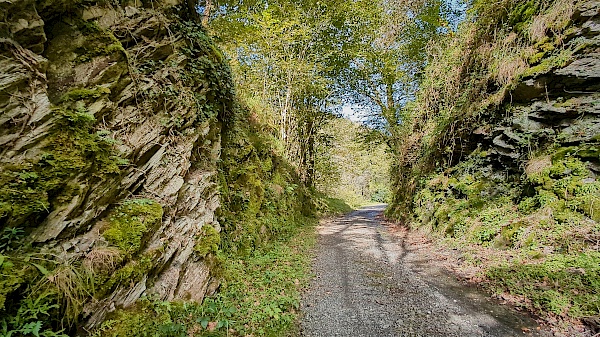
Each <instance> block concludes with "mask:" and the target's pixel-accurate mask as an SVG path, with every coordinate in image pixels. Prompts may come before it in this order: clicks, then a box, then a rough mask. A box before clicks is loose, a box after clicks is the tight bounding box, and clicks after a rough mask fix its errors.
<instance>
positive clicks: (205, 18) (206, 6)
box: [202, 0, 213, 27]
mask: <svg viewBox="0 0 600 337" xmlns="http://www.w3.org/2000/svg"><path fill="white" fill-rule="evenodd" d="M212 5H213V4H212V0H206V3H205V4H204V14H203V15H202V26H204V27H208V21H209V20H210V11H211V10H212Z"/></svg>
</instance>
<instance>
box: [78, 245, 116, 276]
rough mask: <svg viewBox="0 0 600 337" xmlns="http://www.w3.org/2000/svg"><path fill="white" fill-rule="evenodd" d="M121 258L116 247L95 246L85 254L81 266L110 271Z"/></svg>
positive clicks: (92, 269)
mask: <svg viewBox="0 0 600 337" xmlns="http://www.w3.org/2000/svg"><path fill="white" fill-rule="evenodd" d="M121 260H122V254H121V252H120V251H119V249H117V248H116V247H95V248H94V249H92V250H91V251H90V252H89V253H87V254H86V256H85V259H84V260H83V266H84V267H86V268H87V269H89V270H91V271H93V272H98V271H112V270H114V269H115V267H117V265H118V264H119V263H120V262H121Z"/></svg>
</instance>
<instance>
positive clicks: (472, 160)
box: [389, 0, 600, 336]
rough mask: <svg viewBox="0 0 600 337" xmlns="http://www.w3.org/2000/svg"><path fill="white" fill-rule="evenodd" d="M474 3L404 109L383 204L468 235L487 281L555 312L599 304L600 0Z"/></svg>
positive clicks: (574, 315)
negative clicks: (391, 188)
mask: <svg viewBox="0 0 600 337" xmlns="http://www.w3.org/2000/svg"><path fill="white" fill-rule="evenodd" d="M470 15H473V16H472V17H471V20H469V21H468V22H466V23H464V24H463V26H462V28H461V31H460V34H459V35H458V36H457V37H456V38H454V39H451V40H450V41H448V42H447V44H446V45H445V46H444V47H443V49H442V51H441V52H440V53H438V54H436V55H434V58H433V59H432V61H431V64H430V65H429V67H428V70H427V74H426V75H425V79H424V82H423V84H422V89H421V91H420V93H419V98H418V100H417V102H415V103H414V104H415V105H414V106H409V107H408V109H407V110H408V111H409V115H410V118H408V119H407V123H406V124H405V125H404V126H402V127H403V128H406V134H407V135H409V136H406V137H405V138H404V139H403V142H402V145H401V147H400V148H399V149H397V154H398V156H397V158H396V159H397V161H396V163H397V165H398V170H397V173H396V174H395V176H396V178H397V183H396V186H395V188H396V189H397V192H396V193H395V200H394V202H393V203H392V205H391V207H390V209H389V213H390V214H392V215H395V216H397V217H399V218H403V219H404V220H405V221H406V222H407V223H409V224H410V225H411V226H413V227H415V228H420V229H424V230H427V231H430V232H432V233H433V234H434V235H435V236H438V237H443V238H445V239H447V240H449V241H448V242H452V243H453V245H454V246H455V247H461V248H465V249H466V250H467V251H468V253H465V256H471V259H472V260H469V261H465V266H466V267H467V268H469V267H473V268H480V269H479V270H481V271H482V273H481V274H480V277H482V278H480V280H481V279H485V280H486V281H487V282H488V285H489V287H490V289H491V290H492V291H494V292H496V293H503V292H508V293H510V295H509V296H507V297H505V298H506V299H509V300H513V301H516V302H517V303H518V304H519V305H521V306H523V307H527V308H529V309H530V310H532V311H534V312H536V313H537V314H540V315H541V316H543V317H545V318H547V319H548V321H549V322H554V323H556V322H557V321H569V320H571V321H570V322H571V323H572V322H574V321H573V319H575V320H577V319H581V320H586V319H589V318H590V317H597V316H598V315H599V314H600V313H599V312H598V305H600V298H599V297H598V295H597V292H596V290H595V289H596V287H597V286H598V284H599V283H598V282H599V280H600V270H599V269H598V265H599V264H598V263H599V261H600V255H599V253H598V251H599V249H600V247H598V242H599V240H600V227H599V221H600V217H599V215H600V208H599V206H600V178H599V174H600V110H599V108H600V4H599V3H598V2H597V1H587V0H580V1H571V0H556V1H534V0H531V1H511V0H505V1H500V2H494V3H489V2H484V1H474V2H473V9H472V12H471V14H470ZM592 321H593V320H592ZM594 324H597V323H594ZM593 328H594V329H595V328H597V325H595V327H593ZM580 332H581V331H576V330H571V331H570V332H568V333H567V334H568V335H570V336H580V335H581V336H585V335H586V334H585V333H584V334H579V333H580ZM559 335H560V334H559Z"/></svg>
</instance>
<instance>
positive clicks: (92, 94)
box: [61, 86, 110, 102]
mask: <svg viewBox="0 0 600 337" xmlns="http://www.w3.org/2000/svg"><path fill="white" fill-rule="evenodd" d="M109 94H110V89H108V88H106V87H102V86H97V87H96V88H94V89H87V88H79V89H73V90H70V91H69V92H67V93H66V94H65V95H63V97H62V98H61V101H63V102H74V101H79V100H83V99H88V98H100V97H102V96H104V95H109Z"/></svg>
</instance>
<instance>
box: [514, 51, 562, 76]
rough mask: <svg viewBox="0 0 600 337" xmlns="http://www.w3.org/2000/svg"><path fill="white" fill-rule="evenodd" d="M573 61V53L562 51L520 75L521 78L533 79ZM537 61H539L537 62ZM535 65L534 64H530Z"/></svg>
mask: <svg viewBox="0 0 600 337" xmlns="http://www.w3.org/2000/svg"><path fill="white" fill-rule="evenodd" d="M572 59H573V51H572V50H570V49H564V50H562V51H561V52H560V53H558V54H556V55H552V56H550V57H547V58H545V59H543V60H542V61H541V62H540V64H538V65H536V66H533V67H530V68H528V69H527V70H525V71H524V72H523V73H522V74H520V77H521V78H528V77H535V76H538V75H542V74H546V73H548V72H549V71H551V70H552V69H556V68H561V67H565V66H566V65H567V64H568V63H569V62H570V61H571V60H572ZM538 61H539V60H538ZM531 63H532V64H533V63H536V62H531Z"/></svg>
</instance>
